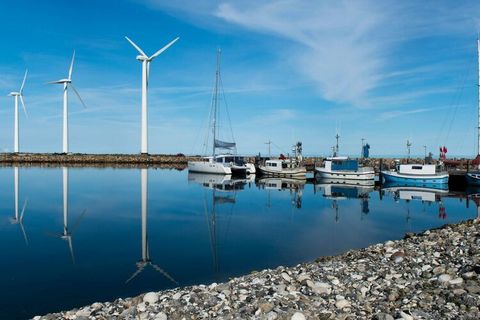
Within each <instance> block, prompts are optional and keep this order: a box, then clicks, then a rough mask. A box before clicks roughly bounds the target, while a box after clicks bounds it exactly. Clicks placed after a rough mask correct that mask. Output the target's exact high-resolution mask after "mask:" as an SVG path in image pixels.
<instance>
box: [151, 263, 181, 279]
mask: <svg viewBox="0 0 480 320" xmlns="http://www.w3.org/2000/svg"><path fill="white" fill-rule="evenodd" d="M151 265H152V267H153V269H155V270H157V271H158V272H160V273H161V274H163V276H164V277H166V278H167V279H168V280H170V281H172V282H173V283H175V284H178V282H177V281H175V279H173V278H172V277H171V276H170V275H169V274H168V273H167V272H166V271H165V270H163V269H162V268H160V267H159V266H158V265H156V264H154V263H152V264H151Z"/></svg>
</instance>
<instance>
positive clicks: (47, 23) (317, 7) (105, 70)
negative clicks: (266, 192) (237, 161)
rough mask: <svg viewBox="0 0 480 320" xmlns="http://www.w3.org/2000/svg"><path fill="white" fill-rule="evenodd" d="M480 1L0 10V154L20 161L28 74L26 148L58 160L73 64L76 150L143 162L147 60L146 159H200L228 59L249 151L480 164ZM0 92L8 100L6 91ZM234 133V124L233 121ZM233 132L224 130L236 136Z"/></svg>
mask: <svg viewBox="0 0 480 320" xmlns="http://www.w3.org/2000/svg"><path fill="white" fill-rule="evenodd" d="M479 12H480V2H479V1H455V2H452V1H428V0H427V1H393V0H392V1H388V0H387V1H381V2H379V1H363V0H358V1H308V0H303V1H301V0H278V1H268V0H265V1H250V0H245V1H230V0H227V1H208V2H207V1H194V0H176V1H160V0H116V1H113V0H104V1H93V0H84V1H57V0H46V1H34V0H15V1H10V0H5V1H1V2H0V30H1V34H2V44H1V46H2V50H0V151H4V152H7V151H12V150H13V123H14V114H13V109H14V108H13V99H12V98H11V97H8V96H7V94H8V93H9V92H11V91H17V90H19V88H20V85H21V81H22V78H23V74H24V72H25V69H27V68H28V71H29V73H28V78H27V82H26V85H25V90H24V97H25V103H26V107H27V111H28V118H27V117H26V116H25V115H24V114H23V113H21V114H20V150H21V151H23V152H61V150H62V99H63V97H62V88H61V87H60V86H59V85H48V84H46V83H47V82H49V81H54V80H58V79H61V78H65V77H66V76H67V74H68V68H69V64H70V60H71V57H72V53H73V51H74V50H75V52H76V60H75V65H74V71H73V83H74V85H75V87H76V89H77V90H78V92H79V93H80V95H81V96H82V98H83V100H84V101H85V103H86V105H87V108H86V109H84V108H83V107H82V106H81V104H80V103H79V101H78V99H77V98H76V97H75V96H74V95H73V93H72V94H70V96H69V101H70V103H69V127H70V132H69V133H70V139H69V144H70V151H71V152H82V153H138V152H140V114H141V113H140V111H141V109H140V108H141V64H140V63H139V62H138V61H136V60H135V57H136V55H137V52H136V51H135V49H134V48H133V47H132V46H131V45H130V44H129V43H128V42H127V41H126V40H125V36H128V37H129V38H131V39H132V40H133V41H134V42H136V43H137V44H138V45H139V46H140V47H141V48H142V49H143V50H144V51H145V52H146V53H147V54H148V55H151V54H153V53H154V52H156V51H157V50H158V49H160V48H161V47H163V46H164V45H165V44H167V43H168V42H169V41H171V40H172V39H174V38H175V37H177V36H179V37H180V40H179V41H178V42H176V43H175V44H174V45H173V46H171V47H170V48H169V49H168V50H166V51H165V52H164V53H162V54H161V55H160V56H159V57H158V58H156V59H155V60H154V61H153V62H152V64H151V68H150V80H149V93H148V101H149V102H148V110H149V111H148V115H149V120H148V121H149V123H148V128H149V153H168V154H176V153H184V154H202V152H203V145H204V143H205V138H206V136H207V125H208V116H209V112H210V107H211V99H212V88H213V85H214V78H215V65H216V51H217V49H218V48H221V50H222V57H221V68H222V84H223V90H224V93H225V94H224V95H223V94H222V95H221V99H220V100H221V101H220V102H221V104H223V105H224V106H225V105H227V106H228V114H229V117H230V120H231V127H232V130H233V134H234V138H235V141H236V142H237V148H238V152H239V153H242V154H249V155H250V154H258V153H259V152H260V153H262V154H266V153H267V152H268V146H267V145H266V144H265V142H267V141H272V142H273V144H272V153H273V154H275V153H280V152H282V153H288V152H291V146H292V145H293V144H294V143H295V142H296V141H302V142H303V150H304V153H305V154H306V155H328V154H330V152H331V147H332V146H333V145H334V144H335V135H336V134H337V133H338V134H339V135H340V153H341V154H345V155H352V156H355V155H359V153H360V150H361V141H362V140H361V139H362V138H364V139H365V141H367V142H368V143H369V144H370V146H371V149H370V153H371V155H372V156H375V155H377V156H379V155H406V153H407V147H406V141H407V139H408V140H410V141H411V142H412V147H411V152H412V154H414V155H423V153H424V146H426V147H427V151H431V152H432V153H434V156H438V147H439V146H440V145H445V146H447V148H448V154H447V156H449V157H453V156H469V157H472V156H474V155H476V153H477V150H476V139H477V138H476V133H477V129H476V126H477V107H478V102H477V83H478V65H477V63H478V62H477V43H476V40H477V34H478V32H480V15H479ZM2 92H3V93H4V94H2ZM224 122H227V121H224ZM227 127H228V123H222V127H221V129H222V130H224V131H229V129H227Z"/></svg>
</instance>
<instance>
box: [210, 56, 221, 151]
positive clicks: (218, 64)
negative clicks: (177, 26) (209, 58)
mask: <svg viewBox="0 0 480 320" xmlns="http://www.w3.org/2000/svg"><path fill="white" fill-rule="evenodd" d="M220 53H221V50H220V48H219V49H218V50H217V72H216V73H215V93H214V95H213V151H212V152H213V153H212V156H213V157H215V139H216V138H217V132H216V131H217V130H216V126H217V105H218V79H219V78H220Z"/></svg>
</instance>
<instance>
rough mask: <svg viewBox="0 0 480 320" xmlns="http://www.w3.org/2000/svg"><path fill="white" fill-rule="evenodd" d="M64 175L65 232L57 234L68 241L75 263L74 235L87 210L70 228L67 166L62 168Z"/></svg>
mask: <svg viewBox="0 0 480 320" xmlns="http://www.w3.org/2000/svg"><path fill="white" fill-rule="evenodd" d="M62 175H63V232H62V233H59V234H57V236H58V237H60V238H61V239H63V240H65V241H67V243H68V249H69V251H70V256H71V257H72V262H73V263H74V264H75V255H74V254H73V244H72V236H73V233H74V231H75V230H76V229H77V227H78V224H79V223H80V220H82V218H83V216H84V215H85V212H86V211H87V210H83V212H82V214H81V215H80V216H79V217H78V219H77V221H76V222H75V224H74V225H73V227H72V228H71V229H69V228H68V168H67V167H63V168H62Z"/></svg>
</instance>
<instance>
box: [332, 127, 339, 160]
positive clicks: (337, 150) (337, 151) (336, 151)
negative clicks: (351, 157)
mask: <svg viewBox="0 0 480 320" xmlns="http://www.w3.org/2000/svg"><path fill="white" fill-rule="evenodd" d="M335 139H337V144H336V146H335V153H334V155H333V156H334V157H336V156H338V154H339V148H338V139H340V135H339V134H338V132H337V134H336V135H335Z"/></svg>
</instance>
